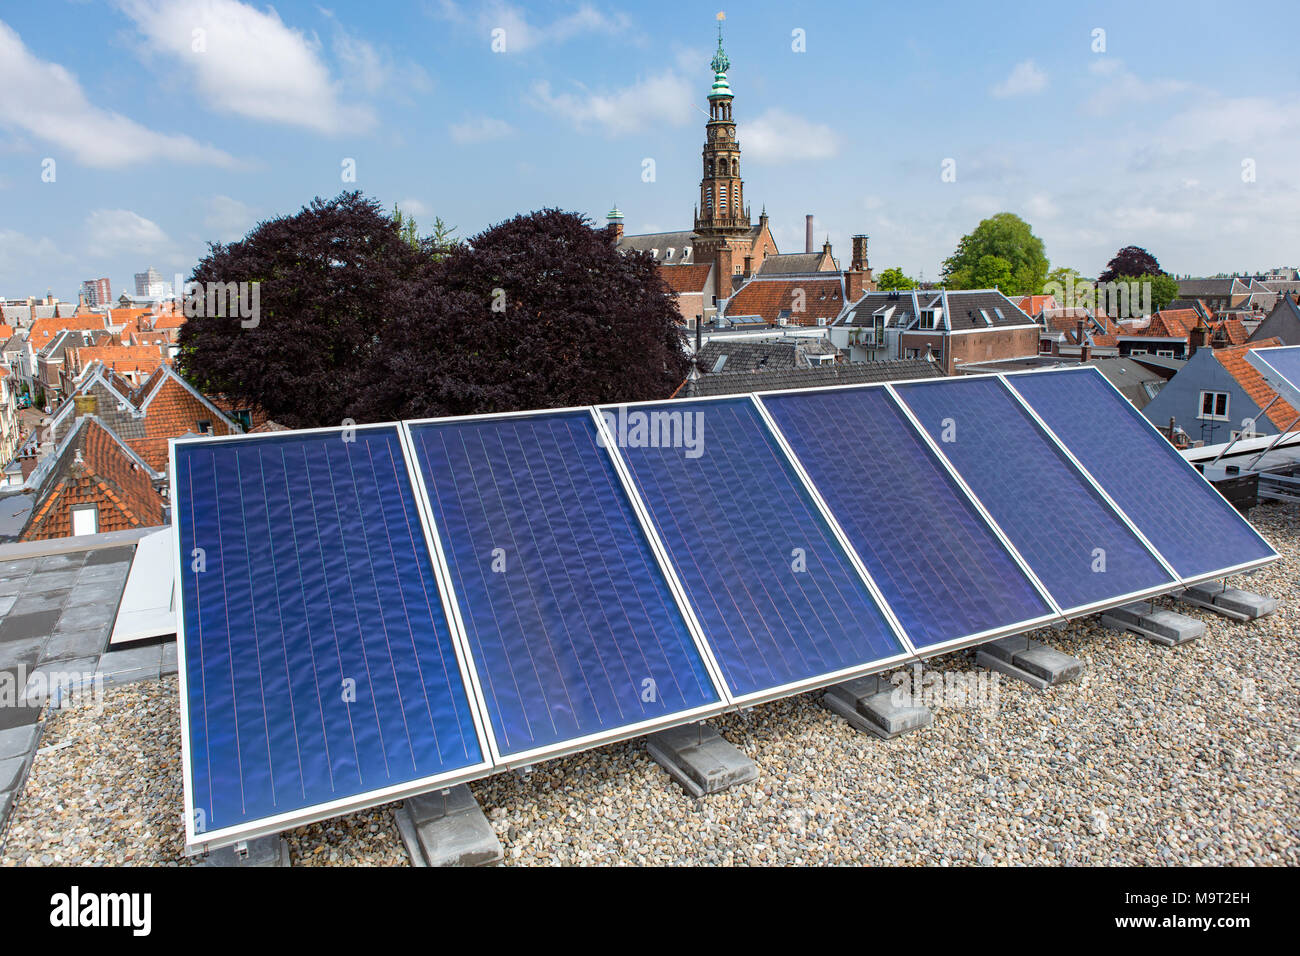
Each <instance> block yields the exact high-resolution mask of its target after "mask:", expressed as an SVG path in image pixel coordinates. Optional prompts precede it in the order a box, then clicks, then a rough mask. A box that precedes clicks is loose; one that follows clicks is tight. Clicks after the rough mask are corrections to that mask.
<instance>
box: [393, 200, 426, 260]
mask: <svg viewBox="0 0 1300 956" xmlns="http://www.w3.org/2000/svg"><path fill="white" fill-rule="evenodd" d="M393 225H395V226H396V227H397V233H398V235H400V236H401V237H402V241H403V242H405V243H406V244H407V245H408V246H410V247H411V248H412V249H419V248H420V227H419V226H418V225H416V222H415V217H414V216H408V215H406V214H405V213H403V212H402V210H400V209H398V208H397V204H396V203H393Z"/></svg>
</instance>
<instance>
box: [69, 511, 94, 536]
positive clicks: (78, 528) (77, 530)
mask: <svg viewBox="0 0 1300 956" xmlns="http://www.w3.org/2000/svg"><path fill="white" fill-rule="evenodd" d="M68 517H69V519H70V520H71V522H72V536H73V537H79V536H80V535H86V534H99V505H73V506H72V509H71V513H70V514H69V516H68ZM86 517H89V518H90V530H89V531H86V530H84V524H85V518H86ZM78 519H80V520H78Z"/></svg>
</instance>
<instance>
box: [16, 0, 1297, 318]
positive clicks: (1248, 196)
mask: <svg viewBox="0 0 1300 956" xmlns="http://www.w3.org/2000/svg"><path fill="white" fill-rule="evenodd" d="M717 9H718V7H717V6H714V5H705V4H700V3H672V2H657V3H653V4H641V3H637V4H615V3H600V2H590V3H545V4H542V3H504V2H487V3H470V2H465V0H460V2H451V0H425V2H411V3H397V2H382V3H380V2H369V3H347V4H343V3H334V4H328V3H321V4H317V3H306V2H282V3H277V4H275V5H274V7H272V6H267V5H263V4H256V3H241V2H238V0H106V2H66V0H41V2H36V0H12V2H7V3H6V4H5V5H4V6H3V8H0V205H2V207H3V210H4V213H3V216H2V217H0V295H3V296H8V297H13V296H25V295H28V294H43V293H44V292H45V290H46V289H47V288H49V289H51V290H53V292H54V293H55V295H57V296H59V297H60V298H63V299H74V298H75V296H76V292H77V287H78V285H79V283H80V281H81V280H82V279H87V278H92V277H98V276H101V275H107V276H109V277H110V278H111V279H112V281H113V288H114V294H118V293H119V292H121V291H124V290H127V291H129V284H130V281H131V276H132V274H133V273H135V272H137V271H143V269H144V268H145V267H146V266H149V265H152V266H154V267H155V268H157V269H159V271H161V272H163V273H164V274H165V275H167V276H169V277H170V276H171V275H172V274H173V273H174V272H177V271H182V272H186V273H188V270H189V269H190V268H191V267H192V265H193V263H194V262H195V260H196V259H197V258H198V257H199V256H200V255H202V253H203V251H204V249H205V247H206V242H207V241H208V240H231V239H234V238H237V237H238V236H240V235H242V234H243V233H244V232H246V231H247V230H248V229H249V228H250V227H251V226H253V225H254V224H255V223H256V222H257V221H258V220H259V219H263V218H267V217H271V216H275V215H280V214H285V213H291V212H293V211H295V210H297V209H298V208H299V207H301V206H302V205H303V204H304V203H306V202H308V201H310V200H311V199H312V198H313V197H314V196H317V195H319V196H325V197H328V196H333V195H335V194H337V193H338V192H339V191H340V190H342V189H344V188H354V187H355V188H361V189H362V190H364V191H365V192H366V193H367V194H369V195H371V196H374V197H376V198H377V199H379V200H380V201H382V202H383V203H384V204H385V205H386V206H391V205H392V204H394V203H400V204H401V205H402V206H404V207H405V208H406V209H408V210H409V211H411V212H412V213H413V214H414V215H415V216H416V218H417V219H418V220H419V221H420V222H421V224H422V225H426V224H428V223H429V222H431V221H432V217H433V215H434V214H438V215H441V216H442V217H443V218H444V219H445V220H447V221H448V222H449V223H451V224H453V225H455V226H457V227H458V228H459V234H460V235H462V236H466V235H471V234H473V233H474V232H477V231H478V230H480V229H482V228H484V227H485V226H487V225H489V224H491V223H493V222H497V221H500V220H501V219H504V218H507V217H509V216H511V215H513V214H515V213H517V212H522V211H527V210H530V209H535V208H539V207H542V206H560V207H563V208H565V209H572V210H577V211H580V212H583V213H586V214H588V215H590V216H592V217H594V218H598V219H601V220H603V216H604V213H605V211H606V210H607V209H608V208H609V206H610V204H611V203H613V202H617V203H618V205H619V206H620V207H621V208H622V210H623V211H624V213H625V215H626V217H627V229H628V231H629V232H645V231H656V230H667V229H679V228H689V227H690V223H691V212H692V206H693V204H694V202H695V197H696V192H697V186H698V181H699V165H700V159H699V156H700V145H701V142H702V140H703V126H704V120H705V117H704V114H703V112H702V110H703V109H704V107H705V105H706V99H705V97H706V96H707V93H708V89H709V85H710V83H711V80H712V77H711V74H710V71H709V68H708V60H709V58H710V56H711V55H712V47H713V45H714V39H715V29H716V21H715V19H714V14H715V13H716V11H717ZM724 9H725V6H724ZM1292 20H1293V8H1292V7H1291V6H1290V5H1289V4H1285V3H1281V2H1278V3H1267V2H1265V3H1256V4H1252V5H1249V6H1242V5H1240V4H1222V5H1221V4H1212V3H1178V4H1164V3H1161V4H1135V3H1131V2H1129V3H1116V4H1092V5H1086V6H1085V5H1083V4H1069V5H1066V4H1044V3H1041V2H1039V3H1025V4H1013V3H1003V4H998V5H997V6H996V9H990V8H989V7H988V6H986V5H978V4H970V3H955V4H925V3H914V4H888V5H885V4H874V3H873V4H862V3H845V4H830V3H826V2H818V3H792V2H789V0H785V2H776V3H755V2H748V3H746V4H744V5H743V6H733V7H732V8H731V9H730V10H728V17H727V20H726V25H725V30H726V43H727V51H728V54H729V55H730V57H731V61H732V69H731V71H730V81H731V86H732V89H733V91H734V92H735V95H736V99H735V117H736V119H737V122H738V124H739V137H740V143H741V147H742V173H743V175H744V178H745V181H746V195H747V197H748V199H749V201H750V203H751V204H752V206H753V212H754V215H755V217H757V215H758V211H759V207H760V206H761V205H763V204H766V206H767V210H768V213H769V215H770V216H771V220H772V226H773V229H774V232H775V234H776V238H777V242H778V244H779V245H780V247H781V249H782V251H786V252H795V251H800V250H801V249H802V245H803V216H804V214H805V213H813V214H814V215H815V216H816V222H817V233H818V241H819V242H820V241H821V239H822V238H824V237H825V236H826V235H827V234H829V236H830V239H831V241H832V243H833V244H834V246H835V251H836V254H837V255H840V256H842V257H847V252H848V237H849V236H851V235H853V234H854V233H857V232H866V233H868V234H870V236H871V261H872V265H873V266H874V267H875V268H876V269H877V270H880V269H883V268H885V267H887V266H892V265H901V266H902V267H903V268H904V269H905V270H906V271H907V272H909V273H911V274H913V275H916V274H918V273H921V274H924V276H925V277H927V278H935V277H937V275H938V271H939V268H940V264H941V262H942V260H943V258H944V257H945V256H947V255H948V254H950V253H951V251H952V249H953V247H954V245H955V244H956V242H957V240H958V239H959V238H960V237H961V235H962V234H963V233H965V232H968V231H969V230H970V229H971V228H973V227H974V226H975V224H976V223H977V222H978V221H979V220H980V219H981V218H983V217H984V216H986V215H989V214H992V213H995V212H999V211H1002V210H1010V211H1013V212H1016V213H1018V214H1020V215H1022V216H1024V217H1025V218H1026V219H1027V220H1029V222H1030V223H1031V224H1032V225H1033V227H1034V229H1035V231H1036V232H1037V233H1038V235H1040V236H1041V237H1042V238H1043V239H1044V240H1045V242H1046V244H1047V252H1048V256H1049V258H1050V259H1051V261H1052V263H1053V265H1069V266H1073V267H1075V268H1078V269H1080V270H1082V271H1083V272H1084V273H1086V274H1095V273H1096V271H1097V270H1099V269H1100V268H1102V267H1103V266H1104V264H1105V262H1106V261H1107V260H1108V259H1109V258H1110V256H1111V255H1113V254H1114V252H1115V250H1116V249H1118V248H1119V247H1120V246H1123V245H1127V244H1130V243H1133V244H1137V245H1142V246H1145V247H1147V248H1148V249H1150V250H1151V251H1152V252H1153V253H1155V255H1156V256H1157V257H1158V258H1159V259H1160V261H1161V263H1162V265H1164V267H1165V268H1166V269H1168V270H1170V271H1173V272H1177V273H1193V274H1201V273H1207V272H1210V273H1212V272H1216V271H1220V270H1233V269H1259V268H1266V267H1271V266H1276V265H1283V264H1287V265H1297V264H1300V110H1298V109H1297V108H1296V107H1295V103H1296V102H1297V99H1298V97H1297V93H1300V57H1297V56H1296V55H1295V53H1294V51H1293V50H1291V49H1290V48H1289V47H1288V45H1287V40H1286V35H1287V29H1286V28H1283V25H1284V24H1286V23H1288V22H1290V21H1292ZM497 29H501V30H504V31H505V32H504V38H505V47H506V49H505V52H494V51H493V49H492V43H493V31H494V30H497ZM1097 29H1100V30H1103V31H1105V32H1104V37H1103V38H1102V39H1104V50H1097V49H1094V48H1095V47H1097V46H1099V45H1100V44H1099V43H1098V38H1097V37H1094V31H1095V30H1097ZM796 30H798V31H802V33H803V36H804V38H805V47H806V48H805V50H804V51H802V52H799V51H796V50H795V49H793V46H794V45H795V43H794V39H793V34H794V31H796ZM196 31H199V32H196ZM647 158H650V159H653V160H654V172H655V177H654V181H653V182H644V181H643V179H642V170H643V161H644V160H645V159H647ZM348 159H351V160H354V161H355V168H356V182H355V184H351V183H345V182H343V181H342V179H341V172H342V168H343V164H344V162H345V160H348ZM948 159H951V160H953V161H954V163H955V172H956V181H955V182H945V181H943V178H942V176H941V172H942V169H943V164H944V161H945V160H948ZM47 160H53V161H54V164H53V167H52V169H53V173H54V176H53V181H52V182H47V181H44V179H43V178H42V174H43V172H45V173H46V178H49V177H48V170H49V169H50V166H49V164H48V163H47ZM1243 164H1245V165H1243ZM1252 179H1253V181H1250V180H1252Z"/></svg>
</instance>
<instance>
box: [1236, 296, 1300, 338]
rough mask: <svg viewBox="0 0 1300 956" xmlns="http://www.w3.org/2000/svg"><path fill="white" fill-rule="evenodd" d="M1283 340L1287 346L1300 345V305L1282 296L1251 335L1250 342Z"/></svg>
mask: <svg viewBox="0 0 1300 956" xmlns="http://www.w3.org/2000/svg"><path fill="white" fill-rule="evenodd" d="M1269 338H1277V339H1281V340H1282V342H1283V344H1285V345H1300V305H1296V303H1295V302H1294V301H1293V300H1292V299H1291V298H1290V296H1282V297H1281V298H1279V299H1278V300H1277V304H1276V305H1274V306H1273V311H1272V312H1270V313H1269V314H1268V315H1267V316H1266V317H1265V319H1264V321H1263V322H1261V323H1259V328H1257V329H1255V331H1254V332H1253V333H1252V334H1251V336H1250V338H1249V339H1248V341H1250V342H1258V341H1260V340H1262V339H1269Z"/></svg>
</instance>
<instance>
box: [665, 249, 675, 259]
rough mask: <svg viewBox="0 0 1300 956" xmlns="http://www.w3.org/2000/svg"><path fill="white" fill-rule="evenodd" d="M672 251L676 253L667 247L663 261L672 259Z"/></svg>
mask: <svg viewBox="0 0 1300 956" xmlns="http://www.w3.org/2000/svg"><path fill="white" fill-rule="evenodd" d="M674 251H676V250H674V248H673V247H672V246H669V247H668V252H667V253H665V254H664V258H665V259H671V258H672V257H673V252H674Z"/></svg>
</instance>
